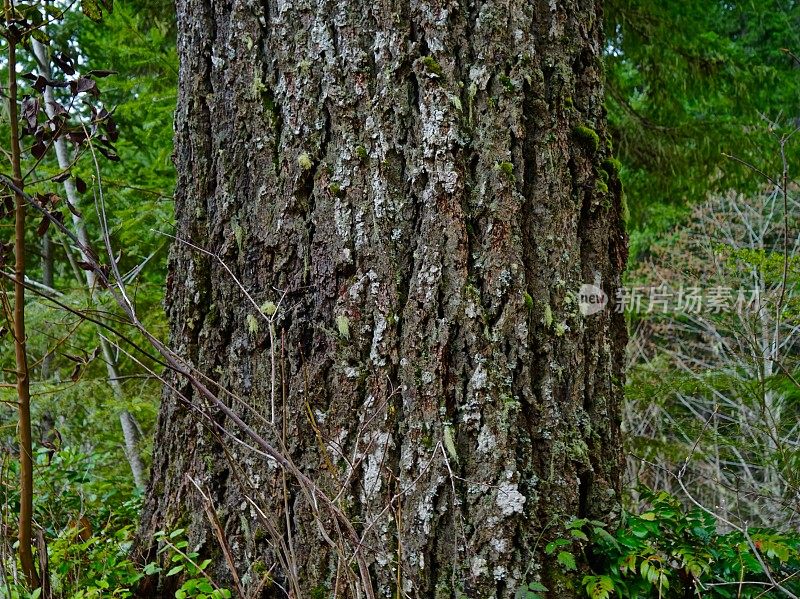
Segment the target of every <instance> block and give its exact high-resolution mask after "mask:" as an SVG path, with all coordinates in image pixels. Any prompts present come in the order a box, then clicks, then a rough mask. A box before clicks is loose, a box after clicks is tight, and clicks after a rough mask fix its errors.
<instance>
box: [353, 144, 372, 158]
mask: <svg viewBox="0 0 800 599" xmlns="http://www.w3.org/2000/svg"><path fill="white" fill-rule="evenodd" d="M356 156H358V157H359V158H361V160H366V159H367V156H369V154H368V153H367V148H365V147H364V146H358V147H357V148H356Z"/></svg>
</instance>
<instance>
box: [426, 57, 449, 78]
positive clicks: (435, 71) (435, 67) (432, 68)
mask: <svg viewBox="0 0 800 599" xmlns="http://www.w3.org/2000/svg"><path fill="white" fill-rule="evenodd" d="M421 60H422V66H424V67H425V70H426V71H428V73H430V74H431V75H435V76H436V77H443V76H444V71H443V70H442V67H441V65H440V64H439V63H438V62H436V59H435V58H433V56H423V57H422V59H421Z"/></svg>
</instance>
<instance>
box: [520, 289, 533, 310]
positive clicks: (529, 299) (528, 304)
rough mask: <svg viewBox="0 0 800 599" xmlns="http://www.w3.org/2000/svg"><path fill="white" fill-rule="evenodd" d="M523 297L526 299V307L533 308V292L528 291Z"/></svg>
mask: <svg viewBox="0 0 800 599" xmlns="http://www.w3.org/2000/svg"><path fill="white" fill-rule="evenodd" d="M522 299H524V300H525V307H526V308H527V309H528V310H533V298H532V297H531V294H530V293H528V292H527V291H526V292H525V293H523V294H522Z"/></svg>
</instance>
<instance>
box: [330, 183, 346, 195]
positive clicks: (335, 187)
mask: <svg viewBox="0 0 800 599" xmlns="http://www.w3.org/2000/svg"><path fill="white" fill-rule="evenodd" d="M328 191H329V192H331V195H332V196H333V197H335V198H342V197H344V190H343V189H342V186H341V185H339V184H338V183H331V184H330V185H328Z"/></svg>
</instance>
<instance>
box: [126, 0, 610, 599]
mask: <svg viewBox="0 0 800 599" xmlns="http://www.w3.org/2000/svg"><path fill="white" fill-rule="evenodd" d="M177 4H178V18H179V52H180V56H181V70H180V85H181V88H180V99H179V104H178V109H177V116H176V125H175V128H176V153H175V162H176V165H177V169H178V173H179V183H178V188H177V189H178V190H177V195H176V200H175V201H176V213H177V235H178V236H179V237H180V238H181V239H182V240H183V241H185V242H188V243H183V242H177V243H175V244H174V246H173V249H172V258H171V269H170V274H169V281H168V302H167V306H168V312H169V317H170V321H171V344H172V346H173V348H174V349H175V350H176V351H178V352H179V353H180V354H181V355H182V356H184V357H185V358H186V360H187V362H188V363H189V364H191V365H192V366H193V367H195V368H197V370H198V372H200V373H202V375H204V376H205V377H208V379H207V380H210V381H213V385H215V386H214V387H213V389H214V390H215V391H216V392H218V393H219V394H220V397H221V398H223V400H224V401H225V402H226V403H227V404H228V405H229V406H230V407H231V408H232V409H233V410H234V411H236V412H237V413H238V414H240V415H241V416H242V418H243V419H244V421H245V422H247V423H248V424H249V425H250V426H252V427H253V428H254V429H255V430H256V431H257V432H258V433H259V434H260V435H262V436H263V437H264V439H266V440H268V441H269V442H271V443H272V444H273V445H274V446H276V447H279V448H281V450H282V451H283V452H284V454H285V456H286V457H287V458H289V459H290V460H291V461H292V463H293V464H294V465H296V467H297V468H298V469H299V470H300V471H301V472H303V473H305V474H306V475H308V476H309V477H310V478H311V479H312V480H313V481H314V482H315V484H316V485H317V490H315V491H309V486H308V484H307V483H303V484H301V483H300V482H298V480H299V479H298V477H297V476H296V475H294V474H292V472H291V471H290V470H287V469H286V468H285V466H281V465H279V464H278V463H277V462H276V461H275V460H274V459H270V458H267V457H264V455H263V454H261V453H260V452H259V451H254V450H253V449H252V448H249V447H248V446H246V445H245V444H243V443H240V442H238V441H237V440H236V439H234V438H233V436H235V437H238V438H239V439H240V440H241V441H244V442H245V443H247V444H249V445H251V446H252V445H253V443H252V442H251V440H250V439H249V438H247V437H245V436H244V434H243V433H242V430H241V427H237V426H236V425H235V424H234V423H233V422H231V420H230V418H226V417H225V416H224V415H223V414H221V413H220V412H219V410H215V409H214V408H213V407H210V406H208V405H207V404H206V402H205V400H204V399H203V398H202V397H200V396H199V394H198V393H196V392H193V390H192V388H191V386H190V385H188V384H187V382H186V381H185V380H184V379H182V378H177V377H176V378H173V380H172V385H173V386H172V387H171V388H168V389H167V391H166V393H165V397H164V401H163V405H162V408H161V416H160V421H159V427H158V434H157V438H156V444H155V450H154V451H155V457H154V465H153V471H152V480H151V484H150V489H149V497H148V500H147V502H146V507H145V515H144V522H143V528H142V538H145V539H146V538H147V536H148V534H151V533H152V531H154V530H157V529H161V528H167V529H169V528H170V527H172V528H176V527H182V528H186V529H187V534H188V535H189V540H190V543H191V544H192V545H193V546H195V545H199V546H200V549H199V551H200V554H201V558H202V557H210V558H212V559H213V562H212V566H211V567H210V573H212V574H213V575H214V576H215V577H217V578H218V579H219V580H220V581H222V582H225V583H226V584H227V585H228V586H229V587H231V588H236V585H237V584H238V585H239V586H240V588H242V589H244V591H245V592H246V593H248V594H249V596H264V597H272V596H275V597H284V596H286V594H285V592H288V593H289V594H290V595H291V596H295V597H329V596H333V595H334V594H335V596H337V597H351V596H352V597H355V596H365V594H366V596H370V594H372V593H374V596H376V597H414V598H424V597H425V598H427V597H462V596H467V597H470V598H484V597H513V596H514V593H515V592H516V591H517V589H518V588H519V587H520V586H522V585H524V584H526V583H528V582H531V581H534V580H540V581H542V582H543V583H544V584H545V585H547V586H548V587H550V589H551V592H552V594H551V596H552V597H570V596H577V595H578V591H579V589H578V590H576V591H571V590H569V588H568V587H569V584H570V583H569V581H568V579H566V578H564V577H563V576H559V575H557V567H556V566H555V564H554V560H553V558H552V557H551V556H546V555H545V554H544V550H543V548H544V546H545V544H546V542H547V541H549V540H551V539H552V538H554V537H555V536H558V534H559V532H560V528H559V526H560V525H561V524H563V523H564V522H565V521H566V520H567V519H568V518H569V517H570V516H573V515H574V516H588V517H593V518H608V517H609V515H610V514H611V513H612V512H613V510H614V509H615V507H616V505H617V503H618V501H619V492H620V487H619V480H620V478H619V477H620V464H621V462H620V432H619V411H620V398H621V384H622V381H621V377H622V373H621V364H622V352H623V346H624V342H625V332H624V323H623V321H622V318H621V316H619V315H617V314H615V313H614V312H613V310H612V309H609V308H606V309H605V310H602V311H600V312H598V313H596V314H591V315H586V316H584V315H583V314H582V313H581V311H580V310H579V302H578V292H579V289H580V287H581V285H582V284H584V283H586V284H593V285H597V286H599V287H602V289H603V290H604V291H605V293H606V294H607V295H608V296H609V297H611V298H612V300H613V297H614V290H615V289H616V288H617V286H618V285H619V281H620V274H621V272H622V269H623V267H624V263H625V257H626V240H625V235H624V232H623V214H622V213H623V208H622V198H621V187H620V184H619V179H618V168H617V166H616V165H617V163H616V161H614V160H613V159H611V157H610V143H609V142H608V140H607V135H606V133H605V119H604V110H603V87H602V52H603V36H602V31H601V23H602V12H601V7H600V6H599V1H598V0H577V1H576V0H563V1H562V0H559V1H556V0H553V1H549V2H545V1H535V2H531V1H529V0H450V1H442V2H439V1H435V0H434V1H426V0H418V1H417V0H411V1H409V0H339V1H336V0H261V1H258V0H227V1H222V0H178V3H177ZM189 243H191V244H193V245H194V246H197V247H192V246H190V245H189ZM197 248H202V249H203V250H205V251H207V252H210V253H211V254H215V255H216V256H218V257H219V259H220V260H217V259H216V258H214V257H213V256H211V255H209V254H206V253H203V252H202V251H199V250H198V249H197ZM223 263H224V264H223ZM228 269H230V270H228ZM245 291H246V293H245ZM246 294H249V296H250V298H252V301H251V299H250V298H248V297H247V295H246ZM181 394H183V397H181ZM187 399H188V400H189V402H191V404H193V406H194V407H190V406H189V405H188V404H187V402H186V400H187ZM198 410H202V411H203V413H204V414H206V416H202V415H200V414H199V413H198ZM201 491H202V492H203V493H204V494H205V495H206V496H207V498H208V500H204V499H203V495H201ZM323 493H324V494H325V495H327V497H328V498H330V503H326V501H327V500H322V499H321V497H322V494H323ZM331 506H336V507H337V508H338V509H339V510H340V511H341V513H342V514H343V515H344V516H345V517H346V519H347V520H349V521H350V522H352V525H353V528H354V530H355V532H356V533H357V536H358V537H359V538H361V539H362V542H361V543H356V542H355V541H353V538H352V535H348V533H347V531H346V530H345V529H346V527H345V526H344V525H343V524H342V522H343V520H342V518H337V517H336V516H334V515H333V510H332V508H331ZM151 555H153V554H152V553H151ZM354 555H358V556H360V557H361V558H362V559H363V561H362V565H363V563H366V565H367V567H368V573H369V578H370V579H371V582H370V585H371V587H372V590H371V591H370V590H369V589H366V588H365V583H364V576H363V571H361V572H359V567H358V565H357V563H358V560H356V559H354ZM234 569H235V571H236V572H237V574H236V575H235V576H234V575H233V574H232V570H234ZM236 578H238V582H236ZM171 580H172V579H169V578H162V579H161V580H160V581H152V580H151V581H149V583H150V584H151V585H158V590H154V589H155V586H151V587H150V590H149V591H147V592H149V593H151V594H152V595H151V596H161V595H158V594H163V595H164V596H166V594H167V591H168V590H169V584H170V582H171ZM282 589H285V591H284V590H282Z"/></svg>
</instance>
